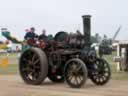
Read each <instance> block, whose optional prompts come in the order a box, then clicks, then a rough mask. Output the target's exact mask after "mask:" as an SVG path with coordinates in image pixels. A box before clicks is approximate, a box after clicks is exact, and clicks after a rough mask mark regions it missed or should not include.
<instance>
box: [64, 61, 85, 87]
mask: <svg viewBox="0 0 128 96" xmlns="http://www.w3.org/2000/svg"><path fill="white" fill-rule="evenodd" d="M64 75H65V80H66V82H67V84H68V85H69V86H70V87H72V88H80V87H82V86H83V85H84V84H85V82H86V80H87V68H86V65H85V63H84V62H83V61H82V60H80V59H71V60H69V61H68V62H67V63H66V66H65V72H64Z"/></svg>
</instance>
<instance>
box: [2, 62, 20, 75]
mask: <svg viewBox="0 0 128 96" xmlns="http://www.w3.org/2000/svg"><path fill="white" fill-rule="evenodd" d="M17 73H18V65H17V64H9V65H8V66H7V67H0V75H9V74H10V75H11V74H17Z"/></svg>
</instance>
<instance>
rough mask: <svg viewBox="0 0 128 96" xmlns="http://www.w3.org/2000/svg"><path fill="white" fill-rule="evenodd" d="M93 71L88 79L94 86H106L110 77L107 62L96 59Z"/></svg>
mask: <svg viewBox="0 0 128 96" xmlns="http://www.w3.org/2000/svg"><path fill="white" fill-rule="evenodd" d="M94 68H95V70H93V72H92V73H91V75H90V79H91V80H92V82H93V83H95V84H96V85H104V84H106V83H107V82H108V81H109V79H110V77H111V70H110V66H109V64H108V62H107V61H106V60H104V59H97V60H96V62H95V64H94Z"/></svg>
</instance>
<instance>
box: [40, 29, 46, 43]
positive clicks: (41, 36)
mask: <svg viewBox="0 0 128 96" xmlns="http://www.w3.org/2000/svg"><path fill="white" fill-rule="evenodd" d="M39 40H44V41H45V42H46V41H47V36H46V30H45V29H43V30H42V34H41V35H40V36H39Z"/></svg>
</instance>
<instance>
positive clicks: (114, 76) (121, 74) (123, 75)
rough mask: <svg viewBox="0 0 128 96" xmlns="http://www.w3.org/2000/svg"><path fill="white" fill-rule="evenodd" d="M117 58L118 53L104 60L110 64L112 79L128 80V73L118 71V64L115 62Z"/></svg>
mask: <svg viewBox="0 0 128 96" xmlns="http://www.w3.org/2000/svg"><path fill="white" fill-rule="evenodd" d="M114 56H116V52H114V53H113V54H112V55H106V56H104V58H105V59H106V60H107V61H108V62H109V64H110V67H111V71H112V79H114V80H128V72H123V71H117V69H116V65H117V64H116V63H115V62H113V60H112V59H113V57H114Z"/></svg>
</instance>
